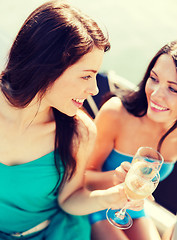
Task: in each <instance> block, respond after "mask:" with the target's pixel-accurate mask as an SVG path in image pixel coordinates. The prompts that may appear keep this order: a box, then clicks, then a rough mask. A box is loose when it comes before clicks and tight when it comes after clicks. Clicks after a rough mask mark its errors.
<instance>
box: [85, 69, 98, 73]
mask: <svg viewBox="0 0 177 240" xmlns="http://www.w3.org/2000/svg"><path fill="white" fill-rule="evenodd" d="M84 72H93V73H97V71H96V70H93V69H88V70H84Z"/></svg>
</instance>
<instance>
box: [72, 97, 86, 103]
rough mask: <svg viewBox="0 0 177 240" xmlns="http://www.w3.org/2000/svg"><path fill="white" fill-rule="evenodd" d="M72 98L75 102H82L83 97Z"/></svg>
mask: <svg viewBox="0 0 177 240" xmlns="http://www.w3.org/2000/svg"><path fill="white" fill-rule="evenodd" d="M73 100H74V101H75V102H78V103H83V102H84V99H78V98H73Z"/></svg>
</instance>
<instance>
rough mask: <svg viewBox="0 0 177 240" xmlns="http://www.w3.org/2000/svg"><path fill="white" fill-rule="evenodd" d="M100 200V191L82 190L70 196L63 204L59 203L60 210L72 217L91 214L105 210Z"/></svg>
mask: <svg viewBox="0 0 177 240" xmlns="http://www.w3.org/2000/svg"><path fill="white" fill-rule="evenodd" d="M101 198H102V190H95V191H92V192H91V191H89V190H87V189H86V188H82V189H80V190H78V191H77V192H75V193H74V194H72V196H70V197H69V198H68V199H66V200H65V201H64V202H63V203H60V206H61V208H62V209H63V210H64V211H66V212H68V213H70V214H73V215H86V214H90V213H92V212H96V211H100V210H103V209H105V208H106V206H104V204H103V201H102V200H101Z"/></svg>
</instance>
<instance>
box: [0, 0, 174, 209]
mask: <svg viewBox="0 0 177 240" xmlns="http://www.w3.org/2000/svg"><path fill="white" fill-rule="evenodd" d="M44 2H46V1H45V0H30V1H27V0H0V69H3V66H4V64H5V61H6V56H7V53H8V49H9V47H10V45H11V43H12V41H13V40H14V38H15V36H16V34H17V32H18V30H19V28H20V27H21V25H22V24H23V22H24V20H25V19H26V17H27V16H28V15H29V14H30V13H31V11H32V10H33V9H34V8H36V7H38V6H39V5H40V4H42V3H44ZM68 2H71V3H72V4H73V5H75V6H76V7H78V8H80V9H81V10H83V11H84V12H85V13H87V14H88V15H90V16H92V17H93V18H94V19H95V20H97V21H98V22H99V23H100V25H101V26H102V27H103V28H104V30H105V31H108V33H109V37H110V42H111V46H112V47H111V50H110V51H109V52H107V53H106V54H105V57H104V61H103V65H102V67H101V70H100V72H107V71H110V70H113V71H115V73H116V74H118V75H120V76H122V77H123V78H126V79H128V80H129V81H131V82H133V83H135V84H136V83H138V82H139V81H140V80H141V79H142V77H143V75H144V72H145V70H146V67H147V65H148V63H149V61H150V60H151V58H152V57H153V56H154V54H155V53H156V52H157V51H158V50H159V49H160V48H161V47H162V46H163V45H164V44H166V43H167V42H169V41H172V40H175V39H177V1H176V0H168V1H166V0H148V1H144V0H89V1H88V0H68ZM176 169H177V168H176ZM174 183H177V170H176V171H174V172H173V173H172V174H171V175H170V176H169V177H168V178H167V180H165V181H162V183H161V184H159V187H158V188H157V191H156V192H155V197H156V199H157V201H158V202H159V203H160V204H162V205H163V206H165V207H166V208H167V209H169V210H170V211H171V212H173V213H176V211H177V191H176V185H175V184H174Z"/></svg>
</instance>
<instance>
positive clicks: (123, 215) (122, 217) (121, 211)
mask: <svg viewBox="0 0 177 240" xmlns="http://www.w3.org/2000/svg"><path fill="white" fill-rule="evenodd" d="M125 213H126V206H125V207H123V208H122V209H121V210H120V211H119V212H116V213H115V215H116V217H118V218H120V219H124V217H125Z"/></svg>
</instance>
